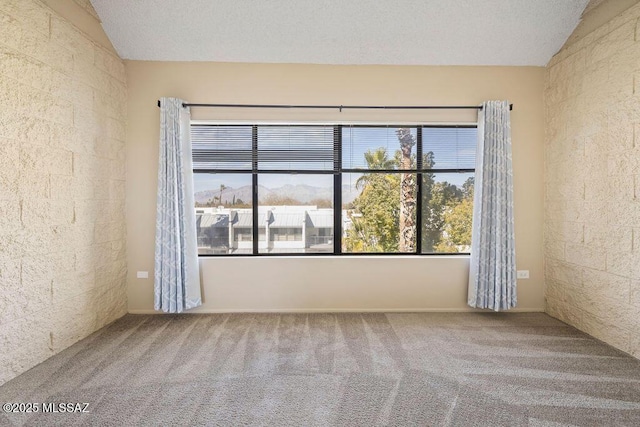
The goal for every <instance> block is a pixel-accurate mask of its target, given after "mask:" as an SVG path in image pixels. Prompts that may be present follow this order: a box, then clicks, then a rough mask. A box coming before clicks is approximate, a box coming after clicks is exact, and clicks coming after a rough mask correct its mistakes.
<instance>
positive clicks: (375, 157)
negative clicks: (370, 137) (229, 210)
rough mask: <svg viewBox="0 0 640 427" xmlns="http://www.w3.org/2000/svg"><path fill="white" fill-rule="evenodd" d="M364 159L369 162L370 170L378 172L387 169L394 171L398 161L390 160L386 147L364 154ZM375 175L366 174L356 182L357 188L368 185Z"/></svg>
mask: <svg viewBox="0 0 640 427" xmlns="http://www.w3.org/2000/svg"><path fill="white" fill-rule="evenodd" d="M364 159H365V161H366V162H367V166H368V168H369V169H370V170H371V169H377V170H385V169H394V168H395V166H396V161H395V160H394V159H390V158H389V156H388V154H387V149H386V148H384V147H380V148H376V149H375V150H374V151H371V150H367V152H366V153H364ZM372 176H373V174H364V175H362V176H361V177H360V178H358V180H357V181H356V188H357V189H360V188H362V186H363V185H365V184H367V183H368V182H369V181H371V177H372Z"/></svg>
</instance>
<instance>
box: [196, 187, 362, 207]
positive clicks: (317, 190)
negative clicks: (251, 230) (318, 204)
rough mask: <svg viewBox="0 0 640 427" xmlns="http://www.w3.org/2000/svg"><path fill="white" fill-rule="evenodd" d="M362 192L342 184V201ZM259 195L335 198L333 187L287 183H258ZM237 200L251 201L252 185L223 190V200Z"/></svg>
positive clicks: (202, 198) (215, 194) (211, 193)
mask: <svg viewBox="0 0 640 427" xmlns="http://www.w3.org/2000/svg"><path fill="white" fill-rule="evenodd" d="M359 193H360V192H359V191H358V190H356V189H355V188H353V187H352V186H349V185H343V186H342V203H350V202H352V201H353V200H354V199H355V198H356V197H357V196H358V194H359ZM258 195H259V197H260V198H261V199H262V198H263V197H269V196H272V195H273V196H278V197H288V198H291V199H294V200H298V201H299V202H300V203H303V204H306V203H309V202H311V201H312V200H317V199H327V200H333V188H332V187H314V186H311V185H305V184H297V185H291V184H287V185H284V186H282V187H278V188H267V187H264V186H262V185H258ZM219 197H220V190H219V189H218V190H204V191H198V192H196V193H195V199H196V202H197V203H207V202H209V201H210V200H214V199H218V198H219ZM234 197H235V200H236V202H237V201H238V200H242V201H243V202H244V203H249V202H250V201H251V186H250V185H245V186H243V187H238V188H232V187H227V188H225V189H224V190H222V201H223V202H224V203H230V202H231V201H232V200H234Z"/></svg>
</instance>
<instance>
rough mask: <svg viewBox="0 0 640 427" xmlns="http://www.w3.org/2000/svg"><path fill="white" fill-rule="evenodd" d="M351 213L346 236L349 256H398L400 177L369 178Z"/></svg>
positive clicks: (392, 175)
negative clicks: (379, 254) (381, 254)
mask: <svg viewBox="0 0 640 427" xmlns="http://www.w3.org/2000/svg"><path fill="white" fill-rule="evenodd" d="M366 182H367V184H366V185H364V188H363V190H362V193H360V195H359V196H358V197H357V198H356V199H355V200H354V202H353V206H354V211H353V212H351V213H350V218H351V221H352V227H351V228H350V229H349V230H348V231H347V235H346V236H345V247H346V250H347V251H348V252H397V251H398V225H399V217H400V204H399V203H398V193H399V188H400V176H399V175H397V174H384V173H380V174H370V176H369V177H368V179H367V181H366Z"/></svg>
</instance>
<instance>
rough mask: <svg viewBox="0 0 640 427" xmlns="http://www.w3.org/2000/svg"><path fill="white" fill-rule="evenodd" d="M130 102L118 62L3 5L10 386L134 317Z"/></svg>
mask: <svg viewBox="0 0 640 427" xmlns="http://www.w3.org/2000/svg"><path fill="white" fill-rule="evenodd" d="M63 3H64V2H62V1H60V2H58V4H63ZM77 7H78V10H77V14H76V13H75V12H73V9H68V10H67V12H69V13H70V14H71V16H72V17H73V16H79V17H82V19H85V18H84V15H87V16H90V15H89V14H88V13H87V12H86V10H84V9H82V8H80V7H79V6H77ZM93 25H94V27H97V29H99V28H100V26H99V23H98V22H97V21H96V20H95V18H94V21H93ZM97 29H96V31H97ZM125 98H126V88H125V72H124V66H123V64H122V61H121V60H120V59H119V58H118V57H116V56H114V55H113V54H112V53H111V52H110V51H108V50H106V49H105V48H103V47H102V46H101V45H100V44H96V43H94V42H93V41H92V40H91V39H90V38H89V37H87V36H86V35H85V34H83V33H82V32H80V31H79V30H78V29H77V28H76V27H75V26H74V25H72V24H71V22H70V21H69V20H67V19H65V18H63V17H62V16H61V15H58V14H57V13H56V12H54V11H53V10H52V9H49V8H48V7H47V6H45V5H44V4H43V3H40V2H39V1H35V0H0V100H1V102H2V108H0V384H2V383H3V382H5V381H7V380H9V379H11V378H12V377H14V376H16V375H17V374H19V373H21V372H23V371H25V370H27V369H29V368H31V367H32V366H34V365H36V364H37V363H39V362H42V361H43V360H44V359H46V358H48V357H49V356H51V355H53V354H55V353H57V352H59V351H61V350H63V349H65V348H66V347H68V346H69V345H71V344H73V343H74V342H76V341H78V340H79V339H81V338H83V337H85V336H87V335H88V334H90V333H91V332H93V331H95V330H97V329H99V328H100V327H102V326H104V325H105V324H107V323H109V322H111V321H112V320H114V319H116V318H118V317H119V316H121V315H123V314H124V313H125V312H126V292H125V287H124V284H125V272H126V265H125V261H126V260H125V249H126V248H125V242H124V240H125V228H124V202H125V188H124V184H125V170H124V154H125V153H124V138H125V137H124V133H125V125H124V122H125V114H126V113H125V111H126V110H125V108H126V104H125Z"/></svg>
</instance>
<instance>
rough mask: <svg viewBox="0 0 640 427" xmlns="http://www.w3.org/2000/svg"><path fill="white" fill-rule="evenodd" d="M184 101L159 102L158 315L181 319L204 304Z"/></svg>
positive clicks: (171, 99) (156, 260)
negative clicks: (179, 317) (189, 311)
mask: <svg viewBox="0 0 640 427" xmlns="http://www.w3.org/2000/svg"><path fill="white" fill-rule="evenodd" d="M182 102H183V101H182V100H180V99H175V98H161V99H160V153H159V163H158V201H157V211H156V256H155V279H154V280H155V281H154V291H155V301H154V306H155V309H156V310H162V311H164V312H167V313H180V312H182V311H183V310H187V309H190V308H194V307H197V306H199V305H201V304H202V302H201V296H200V272H199V268H198V247H197V238H196V214H195V209H194V206H195V205H194V196H193V168H192V167H191V162H192V160H191V138H190V123H189V122H190V117H191V113H190V111H189V109H188V108H184V107H182Z"/></svg>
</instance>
